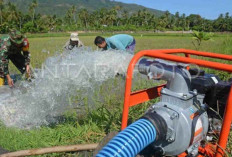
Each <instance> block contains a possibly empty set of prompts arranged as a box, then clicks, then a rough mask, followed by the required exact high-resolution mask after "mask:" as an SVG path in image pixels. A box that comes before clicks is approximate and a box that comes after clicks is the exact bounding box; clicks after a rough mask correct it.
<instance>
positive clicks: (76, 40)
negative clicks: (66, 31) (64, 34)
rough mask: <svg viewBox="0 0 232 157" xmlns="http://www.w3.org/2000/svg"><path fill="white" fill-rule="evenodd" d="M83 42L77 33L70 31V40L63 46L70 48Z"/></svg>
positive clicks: (81, 44)
mask: <svg viewBox="0 0 232 157" xmlns="http://www.w3.org/2000/svg"><path fill="white" fill-rule="evenodd" d="M81 46H84V44H83V43H82V42H81V41H80V39H79V37H78V33H71V36H70V40H69V41H67V43H66V44H65V46H64V49H66V50H72V49H73V48H74V47H81Z"/></svg>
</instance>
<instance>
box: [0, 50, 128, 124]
mask: <svg viewBox="0 0 232 157" xmlns="http://www.w3.org/2000/svg"><path fill="white" fill-rule="evenodd" d="M132 57H133V55H131V54H129V53H126V52H120V51H91V50H88V49H86V48H82V49H78V48H77V49H74V50H72V51H71V52H64V53H63V54H62V55H59V56H56V57H50V58H48V59H47V60H46V62H45V64H44V65H43V66H42V68H41V69H40V70H38V71H37V72H35V79H34V80H33V81H32V82H30V83H28V82H26V81H21V82H20V84H19V85H18V86H16V88H14V89H9V88H8V87H2V89H0V120H1V121H2V122H3V123H4V124H5V125H6V126H15V127H19V128H31V127H37V126H40V125H47V124H49V123H50V122H51V121H52V119H51V118H49V117H56V116H58V115H60V114H62V113H63V112H64V111H65V110H66V109H67V108H69V107H70V103H69V102H70V96H75V94H77V92H76V91H77V90H82V89H89V90H94V87H95V86H96V85H99V84H101V83H103V82H104V81H106V80H107V79H110V78H114V77H115V75H116V74H117V73H125V72H126V70H127V67H128V64H129V61H130V60H131V58H132ZM87 94H88V93H87Z"/></svg>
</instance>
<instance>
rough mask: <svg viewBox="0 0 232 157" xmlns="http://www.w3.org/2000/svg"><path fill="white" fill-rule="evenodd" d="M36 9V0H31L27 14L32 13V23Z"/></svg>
mask: <svg viewBox="0 0 232 157" xmlns="http://www.w3.org/2000/svg"><path fill="white" fill-rule="evenodd" d="M36 7H38V3H37V0H33V1H32V3H31V4H30V5H29V12H30V13H32V23H34V20H35V8H36Z"/></svg>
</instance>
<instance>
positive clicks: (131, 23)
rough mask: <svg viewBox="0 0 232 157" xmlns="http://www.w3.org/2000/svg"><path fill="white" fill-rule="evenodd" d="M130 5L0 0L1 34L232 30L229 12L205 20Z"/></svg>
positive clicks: (93, 1) (104, 0) (81, 0)
mask: <svg viewBox="0 0 232 157" xmlns="http://www.w3.org/2000/svg"><path fill="white" fill-rule="evenodd" d="M11 2H13V3H11ZM16 4H17V5H16ZM54 4H56V5H54ZM51 6H53V7H51ZM99 6H101V7H99ZM133 6H134V5H132V4H124V3H119V2H112V1H109V0H102V1H98V0H88V1H84V0H79V1H73V0H72V1H69V3H68V2H67V1H65V0H60V1H58V2H57V1H54V0H51V1H50V0H38V2H37V0H33V1H28V0H11V1H9V2H8V1H6V0H0V33H7V32H8V31H9V29H10V28H17V29H19V30H20V31H22V32H33V33H36V32H64V31H76V30H82V31H87V30H92V31H112V32H113V31H153V32H160V31H161V32H162V31H165V30H172V31H190V30H197V31H206V32H223V31H229V32H231V31H232V17H231V16H230V15H229V13H226V14H225V15H223V14H220V15H219V17H218V18H217V19H216V20H207V19H204V18H202V17H201V16H200V15H195V14H191V15H189V16H186V15H185V14H182V15H180V14H179V12H176V13H175V15H171V14H170V12H168V11H165V12H155V13H154V12H151V11H149V9H145V8H144V7H140V8H139V9H135V8H133ZM89 7H92V8H91V9H89ZM131 7H132V8H131ZM20 8H21V9H20ZM54 8H58V9H57V10H59V12H60V13H61V15H62V16H58V14H57V13H56V9H54ZM44 9H45V10H44ZM46 10H47V11H46ZM130 10H133V12H131V11H130ZM51 12H52V14H49V13H51Z"/></svg>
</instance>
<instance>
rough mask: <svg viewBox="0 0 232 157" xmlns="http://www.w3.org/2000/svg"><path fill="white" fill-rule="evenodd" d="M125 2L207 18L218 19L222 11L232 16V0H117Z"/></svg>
mask: <svg viewBox="0 0 232 157" xmlns="http://www.w3.org/2000/svg"><path fill="white" fill-rule="evenodd" d="M116 1H119V2H124V3H135V4H139V5H143V6H145V7H148V8H153V9H157V10H162V11H167V10H168V11H169V12H170V13H172V14H175V13H176V12H177V11H178V12H179V13H180V14H183V13H185V14H186V15H187V16H188V15H190V14H199V15H201V17H203V18H206V19H216V18H218V16H219V15H220V14H221V13H222V14H225V13H226V12H229V13H230V16H232V0H116Z"/></svg>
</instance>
